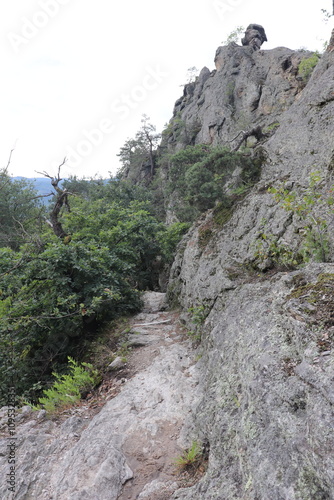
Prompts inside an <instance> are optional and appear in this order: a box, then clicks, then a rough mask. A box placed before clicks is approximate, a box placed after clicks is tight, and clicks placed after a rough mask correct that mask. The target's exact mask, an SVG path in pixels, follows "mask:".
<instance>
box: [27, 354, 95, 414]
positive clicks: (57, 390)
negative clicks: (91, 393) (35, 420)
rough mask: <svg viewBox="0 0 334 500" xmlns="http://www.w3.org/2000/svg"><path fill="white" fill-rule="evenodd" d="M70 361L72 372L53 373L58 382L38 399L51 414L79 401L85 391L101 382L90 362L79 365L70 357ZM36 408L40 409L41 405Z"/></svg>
mask: <svg viewBox="0 0 334 500" xmlns="http://www.w3.org/2000/svg"><path fill="white" fill-rule="evenodd" d="M68 362H69V369H70V373H69V374H66V375H59V374H58V373H53V376H54V377H55V378H56V382H54V384H53V386H52V387H51V388H50V389H46V390H44V391H43V393H44V397H43V398H39V400H38V401H39V403H40V405H42V406H43V408H44V409H45V410H46V411H47V412H48V413H50V414H53V413H55V412H56V411H58V410H62V409H64V408H66V407H68V406H71V405H73V404H75V403H77V402H78V401H79V400H80V398H81V395H82V393H83V392H86V391H87V390H90V389H92V388H93V387H94V386H95V385H96V384H97V383H98V382H99V376H98V373H97V370H94V368H93V366H92V365H91V364H90V363H81V364H80V365H79V364H78V363H76V361H74V359H72V358H70V357H68ZM35 408H36V409H40V406H38V407H35Z"/></svg>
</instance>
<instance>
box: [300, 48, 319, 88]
mask: <svg viewBox="0 0 334 500" xmlns="http://www.w3.org/2000/svg"><path fill="white" fill-rule="evenodd" d="M318 61H319V55H318V54H317V53H316V52H315V53H314V54H312V55H311V56H310V57H307V58H305V59H302V60H301V61H300V63H299V65H298V74H299V75H300V76H301V77H302V79H303V80H304V82H307V81H308V80H309V78H310V76H311V74H312V72H313V70H314V68H315V67H316V65H317V63H318Z"/></svg>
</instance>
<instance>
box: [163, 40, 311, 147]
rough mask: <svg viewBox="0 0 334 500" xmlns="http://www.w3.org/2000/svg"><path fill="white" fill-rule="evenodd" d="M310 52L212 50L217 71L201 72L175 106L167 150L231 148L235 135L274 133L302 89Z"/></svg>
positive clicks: (239, 48) (229, 47) (247, 48)
mask: <svg viewBox="0 0 334 500" xmlns="http://www.w3.org/2000/svg"><path fill="white" fill-rule="evenodd" d="M311 54H312V53H311V52H307V51H304V50H300V51H293V50H290V49H288V48H285V47H278V48H276V49H272V50H267V51H266V50H257V51H254V49H253V48H252V47H250V46H244V47H242V46H239V45H237V44H236V43H231V44H229V45H227V46H221V47H219V48H218V49H217V51H216V56H215V65H216V70H214V71H212V72H210V71H209V69H208V68H203V70H202V71H201V73H200V75H199V77H198V78H197V79H196V81H195V82H193V83H190V84H188V85H186V86H185V88H184V93H183V96H182V97H181V98H180V99H179V100H178V101H176V103H175V108H174V117H173V118H172V120H171V122H170V126H169V129H170V131H169V133H168V134H167V135H166V136H165V137H166V139H165V140H166V142H167V145H168V147H169V149H170V150H178V149H180V148H181V147H183V146H184V145H185V144H195V143H197V144H199V143H207V144H214V145H216V144H225V143H226V144H230V145H233V138H234V137H235V135H236V134H237V133H238V132H240V130H247V129H250V128H253V127H255V126H261V127H262V128H263V129H264V130H269V129H270V130H271V129H275V127H276V126H278V125H279V122H280V116H281V115H282V113H283V112H284V111H285V110H287V109H288V108H289V107H290V106H291V104H292V103H294V102H295V100H297V99H298V98H299V97H300V94H301V91H302V88H303V87H304V85H305V82H304V81H303V78H302V77H301V75H299V64H300V62H301V61H302V60H303V59H306V58H308V57H310V55H311Z"/></svg>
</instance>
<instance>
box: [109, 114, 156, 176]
mask: <svg viewBox="0 0 334 500" xmlns="http://www.w3.org/2000/svg"><path fill="white" fill-rule="evenodd" d="M141 122H142V127H141V128H140V130H139V131H138V132H137V133H136V136H135V138H134V139H128V140H127V141H126V142H125V144H124V146H122V148H121V149H120V152H119V154H118V155H117V156H119V157H120V160H121V163H122V168H121V169H120V171H119V172H118V176H119V177H121V178H123V179H124V178H125V179H129V180H131V181H132V182H134V183H136V184H140V183H144V184H145V183H147V182H150V181H151V180H152V178H153V175H154V171H155V168H156V164H155V151H156V148H157V146H158V142H159V140H160V138H161V134H157V133H156V127H155V126H154V125H152V124H151V123H149V117H148V116H146V115H143V117H142V120H141Z"/></svg>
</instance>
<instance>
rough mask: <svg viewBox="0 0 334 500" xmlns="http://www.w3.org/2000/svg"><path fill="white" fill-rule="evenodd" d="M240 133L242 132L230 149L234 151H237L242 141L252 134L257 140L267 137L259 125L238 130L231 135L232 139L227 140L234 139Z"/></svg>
mask: <svg viewBox="0 0 334 500" xmlns="http://www.w3.org/2000/svg"><path fill="white" fill-rule="evenodd" d="M240 134H242V135H241V139H239V142H238V143H237V145H236V146H235V147H234V148H233V149H232V151H234V152H235V151H238V149H239V148H240V146H241V145H242V143H243V142H246V141H247V139H248V137H252V136H254V137H255V138H256V139H257V140H258V141H259V140H260V139H263V138H264V137H267V135H266V134H264V133H263V132H262V128H261V127H260V126H257V127H254V128H252V129H251V130H247V131H244V130H240V132H239V133H238V134H237V135H236V136H235V137H233V139H231V141H229V142H233V141H235V139H237V137H239V136H240Z"/></svg>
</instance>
